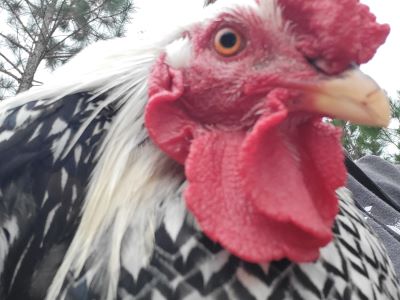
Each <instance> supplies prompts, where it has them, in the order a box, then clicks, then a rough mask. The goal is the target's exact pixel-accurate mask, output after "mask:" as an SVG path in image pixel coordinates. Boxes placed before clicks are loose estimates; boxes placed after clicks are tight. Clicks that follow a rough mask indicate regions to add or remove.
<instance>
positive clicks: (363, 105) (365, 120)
mask: <svg viewBox="0 0 400 300" xmlns="http://www.w3.org/2000/svg"><path fill="white" fill-rule="evenodd" d="M300 89H301V90H303V91H304V92H305V94H304V96H305V97H304V99H300V102H299V103H297V105H296V106H300V108H302V109H305V110H308V111H314V112H318V113H321V114H323V115H328V116H330V117H332V118H336V119H342V120H347V121H351V122H353V123H357V124H361V125H370V126H388V125H389V122H390V118H391V111H390V105H389V101H388V98H387V96H386V94H385V92H384V91H383V90H382V89H381V88H380V87H379V86H378V85H377V84H376V82H375V81H373V80H372V79H371V78H370V77H368V76H367V75H365V74H363V73H362V72H361V71H359V70H358V69H352V70H350V71H346V72H345V73H343V74H341V75H340V76H338V77H335V78H333V79H329V80H322V81H320V82H319V83H311V84H307V83H306V84H304V85H301V87H300ZM298 108H299V107H298Z"/></svg>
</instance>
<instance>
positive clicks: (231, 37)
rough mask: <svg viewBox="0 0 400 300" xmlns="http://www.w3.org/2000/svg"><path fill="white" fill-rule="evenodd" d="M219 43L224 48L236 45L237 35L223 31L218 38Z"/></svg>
mask: <svg viewBox="0 0 400 300" xmlns="http://www.w3.org/2000/svg"><path fill="white" fill-rule="evenodd" d="M220 42H221V45H222V46H223V47H224V48H232V47H233V46H235V45H236V42H237V37H236V34H234V33H233V32H227V33H224V34H223V35H222V36H221V39H220Z"/></svg>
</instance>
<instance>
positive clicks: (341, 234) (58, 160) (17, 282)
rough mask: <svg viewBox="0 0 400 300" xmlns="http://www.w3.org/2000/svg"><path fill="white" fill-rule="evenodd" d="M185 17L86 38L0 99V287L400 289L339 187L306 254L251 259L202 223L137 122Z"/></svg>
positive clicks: (53, 291)
mask: <svg viewBox="0 0 400 300" xmlns="http://www.w3.org/2000/svg"><path fill="white" fill-rule="evenodd" d="M225 2H226V3H228V4H229V7H232V3H233V2H238V3H241V4H242V5H244V4H243V3H246V5H248V4H247V3H248V2H246V1H237V0H236V1H225ZM225 2H224V1H222V2H221V3H222V4H218V3H217V4H216V5H214V6H215V7H214V8H212V9H210V12H209V14H208V15H207V16H206V17H207V18H212V17H213V16H215V15H216V14H217V13H218V12H220V11H221V10H224V9H226V7H225V6H224V4H223V3H225ZM266 3H267V2H266ZM268 3H273V1H269V2H268ZM269 5H270V6H271V4H269ZM184 17H185V20H186V19H189V20H190V22H189V23H191V24H195V23H196V22H198V21H199V20H202V21H204V20H206V19H207V18H206V19H204V18H205V16H203V15H201V16H197V17H196V18H195V17H193V18H189V16H188V14H187V13H186V14H185V16H184ZM185 22H186V21H185ZM185 22H177V23H176V24H178V25H179V26H176V27H175V28H173V29H168V30H166V31H167V32H168V34H166V35H160V34H159V35H157V38H154V37H153V38H152V37H150V38H145V39H144V38H139V37H136V38H133V39H121V40H114V41H110V42H103V43H100V44H97V45H95V46H93V47H89V49H87V50H84V51H83V53H81V54H80V55H78V56H77V57H76V58H74V59H73V60H72V61H71V62H70V63H69V64H67V65H66V66H65V67H64V68H63V69H61V70H60V72H59V73H58V74H56V75H55V78H54V80H53V82H50V83H49V84H48V85H46V86H44V87H42V88H39V89H37V90H33V91H30V92H28V93H25V94H22V95H20V96H17V97H16V98H15V99H11V100H9V101H4V102H2V103H0V126H1V127H0V227H1V229H2V230H1V231H0V293H1V294H0V298H1V299H44V298H45V297H47V299H51V300H53V299H115V298H118V299H199V298H201V297H202V298H208V299H307V300H309V299H310V300H312V299H379V300H380V299H382V300H386V299H388V300H389V299H390V300H397V299H400V295H399V286H398V282H397V279H396V276H395V274H394V271H393V267H392V265H391V262H390V259H389V258H388V256H387V254H386V252H385V249H384V248H383V246H382V245H381V243H380V242H379V240H378V239H377V238H376V237H375V235H374V233H373V232H372V231H371V230H370V229H369V227H368V226H367V225H366V224H365V222H364V220H363V217H362V216H361V215H360V213H359V212H358V211H357V208H356V207H355V206H354V203H353V202H352V200H351V199H350V198H349V196H348V195H347V194H346V193H345V192H343V191H341V192H340V193H339V195H340V198H341V200H340V203H341V212H340V214H339V216H338V217H337V220H336V223H335V228H334V232H335V239H334V241H333V242H332V243H331V244H329V245H328V246H327V247H325V248H324V249H323V250H322V252H321V257H320V259H319V260H318V261H316V262H314V263H310V264H301V265H295V264H292V263H290V262H288V261H280V262H273V263H271V264H270V265H254V264H249V263H246V262H244V261H240V259H238V258H237V257H234V256H232V255H230V254H229V253H227V252H226V251H225V250H223V249H221V247H220V246H218V245H217V244H214V243H212V242H211V241H210V240H209V239H207V237H205V236H204V235H203V234H202V233H201V231H200V230H199V229H198V227H197V226H196V224H195V221H194V220H193V217H192V216H191V215H190V213H189V212H187V210H186V208H185V205H184V200H183V199H182V190H183V189H184V186H185V178H184V174H183V170H182V168H181V167H180V166H178V165H177V164H175V163H174V162H172V161H171V160H170V159H168V158H167V157H166V156H165V155H164V154H162V153H161V152H160V151H159V150H158V149H156V147H154V146H153V144H152V143H151V141H149V139H148V136H147V133H146V130H145V128H144V125H143V124H144V122H143V111H144V107H145V105H146V101H147V77H148V74H149V72H150V69H151V66H152V65H153V63H154V62H155V60H156V59H157V57H158V56H159V55H160V54H161V53H163V52H166V54H167V61H168V62H169V63H170V64H172V65H175V66H177V65H181V64H184V63H185V60H186V59H188V55H187V54H188V53H189V51H187V50H188V49H190V44H188V42H187V39H185V38H181V33H182V32H183V30H184V26H183V25H185V24H186V23H185ZM158 37H161V38H158Z"/></svg>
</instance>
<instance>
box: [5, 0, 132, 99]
mask: <svg viewBox="0 0 400 300" xmlns="http://www.w3.org/2000/svg"><path fill="white" fill-rule="evenodd" d="M132 10H133V5H132V0H1V1H0V11H1V12H2V17H4V21H5V22H6V23H7V25H8V28H7V30H3V29H2V30H1V31H0V99H1V98H2V95H5V94H8V95H12V94H14V93H15V92H20V91H23V90H26V89H28V88H30V87H31V86H32V85H33V84H34V83H35V81H34V78H33V77H34V74H35V72H36V70H37V68H38V66H39V64H40V63H41V62H42V61H45V63H46V66H47V67H49V68H51V69H54V68H56V67H57V66H59V65H60V64H63V63H64V62H66V61H67V60H68V59H69V58H70V57H71V56H73V55H74V54H76V53H77V52H78V51H79V50H80V49H82V48H83V47H85V46H86V45H87V44H89V43H91V42H94V41H97V40H99V39H109V38H112V37H119V36H122V35H123V34H124V33H125V25H126V23H127V22H128V21H129V17H130V15H131V12H132ZM4 21H3V22H4ZM10 82H13V84H12V85H10V84H9V83H10ZM11 87H12V88H11ZM15 87H17V88H15Z"/></svg>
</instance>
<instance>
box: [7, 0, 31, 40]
mask: <svg viewBox="0 0 400 300" xmlns="http://www.w3.org/2000/svg"><path fill="white" fill-rule="evenodd" d="M3 1H4V2H5V3H6V5H7V6H8V9H9V12H10V13H12V15H13V16H14V17H15V18H16V19H17V21H18V23H19V24H20V25H21V26H22V28H23V29H24V31H25V33H26V34H27V35H28V36H29V37H30V38H31V40H32V41H33V42H35V38H34V37H33V36H32V35H31V33H30V32H29V29H28V28H26V26H25V24H24V23H23V22H22V20H21V19H20V17H19V15H18V14H17V13H15V12H14V10H13V9H12V7H11V5H10V3H9V2H8V0H3Z"/></svg>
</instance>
